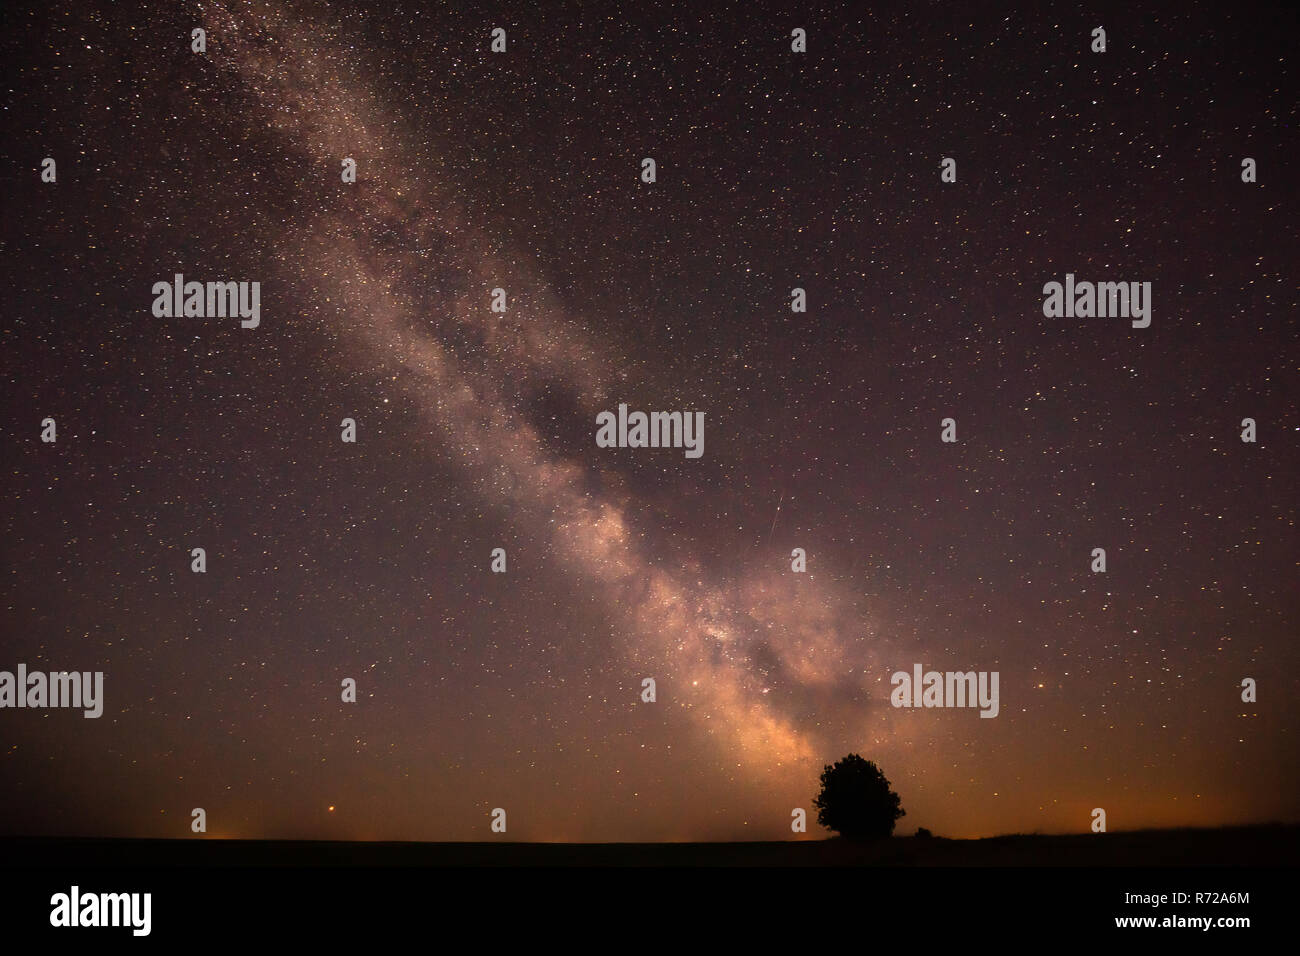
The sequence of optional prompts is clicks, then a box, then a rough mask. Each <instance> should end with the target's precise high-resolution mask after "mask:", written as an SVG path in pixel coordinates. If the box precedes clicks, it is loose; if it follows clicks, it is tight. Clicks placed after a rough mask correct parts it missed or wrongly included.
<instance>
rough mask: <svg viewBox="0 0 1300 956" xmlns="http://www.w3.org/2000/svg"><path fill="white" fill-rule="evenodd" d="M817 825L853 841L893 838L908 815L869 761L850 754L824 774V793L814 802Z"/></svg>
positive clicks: (883, 777) (876, 768)
mask: <svg viewBox="0 0 1300 956" xmlns="http://www.w3.org/2000/svg"><path fill="white" fill-rule="evenodd" d="M813 806H814V807H816V808H817V822H818V823H820V824H821V825H822V826H824V827H825V828H826V829H828V830H834V831H835V832H837V833H839V834H840V836H843V837H848V838H849V839H852V840H863V839H873V838H876V837H887V836H891V835H893V832H894V823H895V821H896V820H898V818H899V817H901V816H905V815H906V812H907V811H905V810H904V809H903V808H902V807H901V806H899V797H898V794H896V793H894V791H892V790H890V789H889V781H888V780H886V779H885V775H884V774H883V773H881V772H880V768H879V767H877V766H876V765H875V764H874V763H872V762H871V761H870V760H863V759H862V758H861V757H859V756H858V755H857V754H849V755H848V756H847V757H845V758H844V759H843V760H837V761H836V762H835V764H834V765H833V766H828V767H826V769H825V770H823V771H822V789H821V793H819V794H817V799H815V800H814V801H813Z"/></svg>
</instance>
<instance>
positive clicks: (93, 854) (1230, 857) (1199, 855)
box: [0, 825, 1300, 867]
mask: <svg viewBox="0 0 1300 956" xmlns="http://www.w3.org/2000/svg"><path fill="white" fill-rule="evenodd" d="M1298 851H1300V826H1294V825H1271V826H1251V827H1229V828H1219V829H1205V830H1139V831H1132V832H1119V833H1087V834H1072V835H1067V836H1060V835H1054V836H1043V835H1033V834H1029V835H1026V834H1017V835H1012V836H1000V837H990V838H986V839H982V840H946V839H943V838H942V837H933V838H917V837H896V838H894V839H891V840H884V841H877V842H872V843H860V844H855V843H850V842H847V841H844V840H838V839H830V840H817V841H811V840H810V841H802V842H773V843H505V842H502V843H346V842H315V841H287V840H285V841H279V840H212V839H202V838H196V839H194V840H98V839H62V838H9V839H3V840H0V859H3V861H4V865H5V866H7V867H29V866H31V867H63V866H102V867H131V866H145V867H154V866H202V867H214V866H215V867H220V866H236V867H265V866H367V867H392V866H398V867H401V866H412V867H440V866H489V867H491V866H504V867H511V866H574V867H582V866H679V867H700V866H703V867H708V866H802V867H818V866H939V867H951V866H977V867H978V866H990V867H993V866H997V867H1000V866H1065V867H1097V866H1140V867H1159V866H1290V865H1294V864H1295V863H1296V861H1297V859H1300V852H1298Z"/></svg>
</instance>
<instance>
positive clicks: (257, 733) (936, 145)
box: [0, 0, 1300, 841]
mask: <svg viewBox="0 0 1300 956" xmlns="http://www.w3.org/2000/svg"><path fill="white" fill-rule="evenodd" d="M539 6H545V7H546V8H547V9H546V11H545V12H543V11H539V10H538V9H537V8H538V7H539ZM892 6H893V5H891V7H892ZM976 6H977V7H979V8H980V9H979V10H978V11H976V12H971V11H969V10H966V9H964V7H965V5H963V4H953V3H926V4H915V5H912V8H911V10H910V12H907V13H901V12H897V11H895V12H890V13H888V14H880V15H875V14H872V13H869V12H868V11H867V10H866V8H865V7H864V5H862V4H845V5H843V7H840V8H830V7H827V8H821V7H817V6H814V5H810V4H808V3H797V4H796V3H791V4H788V5H777V4H773V3H767V2H757V3H755V2H747V3H737V4H733V5H717V4H711V3H708V2H704V0H700V2H692V3H684V4H680V5H668V4H661V3H655V4H632V3H624V4H609V5H605V6H602V5H597V4H577V3H572V4H558V3H556V4H550V3H548V4H545V5H542V4H534V3H515V4H505V3H489V4H472V5H471V4H465V5H464V7H466V8H469V9H465V10H457V9H451V8H450V5H445V4H437V5H434V4H429V5H427V6H426V5H420V4H413V3H395V2H374V3H357V2H351V3H347V4H339V5H337V6H336V7H334V8H330V7H328V6H325V5H321V4H315V3H291V2H268V3H261V2H258V3H237V2H229V3H215V2H214V3H193V4H190V3H163V2H158V3H152V4H146V3H139V2H122V3H107V2H99V3H67V2H64V3H48V4H46V3H42V4H34V3H10V4H6V5H5V10H4V12H3V14H0V16H3V24H4V26H3V47H2V48H0V54H2V55H3V67H0V70H2V71H3V77H4V83H3V94H4V101H3V107H4V109H3V124H4V126H3V129H4V135H3V138H2V139H0V168H2V169H3V173H4V199H3V223H2V230H3V231H2V235H0V250H2V251H3V263H4V265H3V274H4V308H3V310H2V311H0V315H2V316H3V322H2V323H0V328H2V329H3V348H4V361H3V366H2V369H3V375H2V376H0V429H2V431H3V434H0V441H3V447H4V468H3V472H2V474H0V483H2V485H0V492H2V494H3V503H4V507H3V510H2V512H0V516H2V517H0V521H2V524H0V540H2V542H3V543H2V544H0V574H2V578H0V580H2V581H3V601H0V669H4V670H9V671H14V670H15V669H16V667H17V665H18V664H19V663H25V664H26V665H27V668H28V669H29V670H50V671H58V670H80V671H103V672H104V675H105V676H104V715H103V716H102V717H101V718H99V719H85V718H84V717H83V716H82V715H81V713H80V712H79V711H76V710H67V709H48V710H40V709H22V710H19V709H3V710H0V832H3V833H8V834H67V835H93V836H157V837H176V838H182V839H184V838H195V839H197V838H199V837H198V836H196V835H194V834H192V833H191V831H190V820H191V818H190V811H191V809H192V808H194V807H202V808H204V809H205V810H206V812H207V818H208V832H207V836H209V837H248V838H300V837H301V838H323V839H391V840H476V839H482V840H487V839H514V840H601V841H641V840H733V839H791V838H801V835H800V834H794V833H792V832H791V828H790V822H791V810H792V809H793V808H796V807H803V808H808V809H809V833H808V834H807V835H806V837H807V838H812V837H820V836H824V835H825V831H823V830H821V829H820V828H819V827H818V826H817V825H816V824H815V822H814V820H813V817H814V816H815V812H814V811H813V810H811V801H812V798H813V795H814V794H815V793H816V789H817V778H818V774H819V773H820V771H821V769H822V766H823V765H824V764H827V763H830V762H832V761H834V760H836V759H838V758H839V757H842V756H843V755H845V754H846V753H849V752H857V753H860V754H862V755H863V756H864V757H866V758H868V759H871V760H874V761H876V762H877V763H878V764H879V765H880V767H881V768H882V769H883V771H884V772H885V774H886V776H888V778H889V779H890V781H891V782H892V785H893V787H894V789H895V790H897V791H898V793H899V794H900V795H901V797H902V803H903V807H904V808H905V809H906V811H907V816H906V817H904V818H903V820H902V821H900V823H899V832H900V833H910V832H912V830H913V829H915V827H917V826H924V827H928V828H929V829H931V830H933V831H934V832H935V833H936V834H942V835H946V836H953V837H960V836H983V835H991V834H996V833H1006V832H1031V831H1041V832H1066V833H1072V832H1087V831H1088V830H1089V827H1090V824H1091V817H1090V813H1091V811H1092V810H1093V808H1096V807H1101V808H1104V809H1105V810H1106V813H1107V818H1108V819H1107V823H1108V828H1109V829H1111V830H1122V829H1134V828H1138V827H1148V826H1182V825H1207V826H1212V825H1221V824H1228V823H1244V822H1257V821H1268V820H1292V821H1294V820H1297V819H1300V796H1298V794H1300V779H1298V778H1300V772H1298V771H1297V769H1296V759H1295V758H1296V751H1297V747H1296V737H1297V734H1298V733H1300V705H1298V704H1297V694H1300V678H1298V677H1297V664H1298V663H1300V650H1298V649H1297V648H1298V646H1300V645H1298V643H1297V624H1298V623H1300V589H1297V586H1296V585H1297V573H1296V572H1297V548H1296V544H1297V539H1296V507H1295V506H1296V502H1297V500H1300V495H1298V494H1297V490H1298V489H1297V482H1296V474H1297V465H1298V464H1300V444H1298V442H1300V407H1298V405H1300V400H1298V396H1300V388H1298V385H1300V381H1298V379H1297V356H1298V355H1300V350H1298V349H1297V344H1298V338H1300V336H1298V335H1297V322H1296V308H1297V299H1298V298H1300V295H1298V292H1297V282H1296V268H1295V267H1296V263H1297V260H1298V258H1300V235H1298V230H1297V227H1296V224H1295V216H1296V204H1295V201H1294V200H1295V195H1296V183H1297V181H1298V180H1297V174H1296V170H1295V159H1296V157H1297V155H1300V137H1297V135H1296V120H1297V114H1298V109H1297V97H1296V91H1297V83H1296V76H1295V40H1294V37H1295V35H1296V30H1297V25H1298V24H1297V19H1296V16H1295V14H1294V13H1281V12H1276V11H1272V10H1270V9H1269V7H1267V6H1264V7H1259V8H1255V7H1252V6H1251V5H1250V4H1245V3H1232V4H1223V5H1220V6H1219V7H1218V8H1217V9H1213V8H1198V9H1190V8H1189V5H1186V4H1181V3H1179V4H1170V5H1167V6H1164V7H1148V8H1147V9H1145V10H1137V9H1134V8H1133V7H1134V5H1132V4H1127V3H1125V4H1114V5H1109V6H1107V5H1098V4H1089V5H1087V6H1086V7H1085V8H1083V9H1080V10H1072V11H1065V10H1055V9H1051V8H1049V6H1048V5H1046V4H1027V5H1025V6H1023V7H1022V8H1019V9H1015V10H1012V9H1004V8H1001V6H1000V5H998V6H997V8H996V9H995V5H992V4H987V5H985V4H979V5H976ZM1097 26H1102V27H1104V29H1105V31H1106V44H1107V49H1106V52H1104V53H1094V52H1092V51H1091V49H1090V45H1091V44H1092V36H1091V34H1092V31H1093V29H1094V28H1095V27H1097ZM196 27H202V28H203V29H205V30H206V32H207V50H206V52H204V53H195V52H193V51H192V50H191V31H192V30H193V29H194V28H196ZM494 27H501V28H503V29H505V31H506V35H507V50H506V52H504V53H493V52H491V49H490V46H491V42H492V41H491V31H492V29H493V28H494ZM795 28H802V29H804V30H806V31H807V52H806V53H795V52H793V51H792V50H791V31H792V30H793V29H795ZM46 157H51V158H53V159H54V160H55V161H56V164H57V179H56V181H55V182H54V183H46V182H43V181H42V178H41V167H42V161H43V160H44V159H45V158H46ZM646 157H650V158H653V159H654V160H655V163H656V167H657V179H656V181H655V182H653V183H646V182H644V181H643V180H642V176H641V172H642V160H643V159H644V158H646ZM945 157H951V158H953V159H955V160H956V174H957V180H956V182H943V181H941V177H940V172H941V168H940V164H941V162H942V160H943V159H944V158H945ZM1245 157H1251V158H1253V159H1254V160H1255V161H1256V163H1257V167H1258V173H1257V176H1258V181H1257V182H1254V183H1245V182H1243V181H1242V166H1241V164H1242V159H1243V158H1245ZM345 158H352V159H355V161H356V164H357V177H356V182H355V183H345V182H343V181H342V175H341V171H342V162H343V160H344V159H345ZM177 273H182V274H184V276H185V280H186V281H200V282H207V281H223V282H224V281H235V282H240V281H247V282H253V281H256V282H259V283H260V290H261V293H260V294H261V300H260V325H259V326H258V327H257V328H243V327H241V323H240V320H239V318H237V317H234V318H231V317H225V318H222V317H206V318H198V317H183V316H182V317H162V318H160V317H156V316H155V315H154V314H153V312H152V306H153V303H154V295H153V293H152V292H151V289H152V287H153V285H154V283H156V282H159V281H163V282H168V283H170V282H171V281H172V279H173V277H174V275H175V274H177ZM1067 273H1069V274H1073V275H1074V276H1075V277H1076V279H1078V280H1080V281H1082V280H1089V281H1117V282H1130V281H1132V282H1150V283H1151V284H1152V296H1151V306H1152V308H1151V324H1150V327H1149V328H1133V327H1132V326H1131V323H1130V322H1129V320H1128V319H1127V318H1125V317H1107V318H1100V317H1083V318H1079V317H1073V318H1071V317H1061V318H1048V317H1046V316H1045V315H1044V310H1043V302H1044V293H1043V286H1044V284H1045V283H1048V282H1052V281H1057V282H1063V281H1064V279H1065V276H1066V274H1067ZM796 287H798V288H803V289H805V290H806V294H807V311H806V312H802V313H800V312H795V311H793V310H792V308H791V290H792V289H794V288H796ZM494 288H503V289H505V290H506V295H507V311H506V312H504V313H500V312H494V311H493V310H492V308H491V305H492V290H493V289H494ZM620 403H626V404H627V405H628V407H629V409H630V410H642V411H647V412H648V411H692V412H694V411H701V412H703V413H704V415H705V419H704V421H705V427H704V452H703V455H702V456H701V457H699V458H690V457H687V456H686V455H685V454H684V453H683V450H682V449H680V448H602V447H598V446H597V443H596V440H595V436H596V416H597V415H598V414H599V413H600V412H602V411H606V410H609V411H615V412H616V411H617V409H618V406H619V404H620ZM47 417H49V418H53V419H54V420H55V422H56V423H57V441H56V442H54V443H48V442H43V441H42V440H41V431H42V425H41V423H42V421H43V420H44V419H45V418H47ZM949 417H950V418H952V419H954V420H955V423H956V436H957V441H956V442H955V443H949V442H943V441H941V440H940V439H941V425H940V422H941V420H942V419H944V418H949ZM1247 417H1249V418H1253V419H1255V420H1256V422H1257V427H1258V440H1257V442H1255V443H1247V442H1243V441H1242V440H1241V431H1242V419H1243V418H1247ZM345 418H353V419H355V422H356V434H357V440H356V442H355V443H345V442H344V441H342V440H341V433H342V429H341V423H342V421H343V419H345ZM196 547H201V548H204V549H206V554H207V570H206V573H203V574H198V573H194V572H193V571H192V570H191V549H193V548H196ZM494 548H504V549H505V551H506V555H507V570H506V572H505V573H503V574H501V573H493V571H492V569H491V553H492V550H493V549H494ZM796 548H803V549H804V550H805V551H806V554H807V571H806V572H804V573H799V572H795V571H793V570H792V567H791V564H792V558H791V553H792V551H793V550H794V549H796ZM1094 548H1104V549H1105V551H1106V561H1107V569H1106V571H1105V572H1104V573H1095V572H1093V571H1092V569H1091V564H1092V551H1093V549H1094ZM918 663H919V664H921V665H923V666H924V668H925V669H927V670H929V669H935V670H939V671H949V670H952V671H958V670H960V671H966V670H975V671H997V672H998V673H999V674H1000V713H999V714H998V716H997V717H996V718H993V719H982V718H981V717H980V716H979V713H978V711H977V710H974V709H969V708H966V709H962V708H950V709H937V708H934V709H928V708H920V709H900V708H895V707H892V706H891V705H890V693H891V689H892V688H891V682H890V677H891V675H892V674H893V673H894V672H895V671H900V670H901V671H908V672H910V671H911V670H912V667H913V665H914V664H918ZM349 677H350V678H353V679H355V680H356V681H357V701H356V702H355V703H345V702H343V701H342V699H341V690H340V687H341V682H342V681H343V680H344V679H345V678H349ZM647 677H650V678H654V679H655V681H656V685H657V699H656V700H655V702H653V703H645V702H643V701H642V700H641V693H642V680H643V679H644V678H647ZM1247 677H1249V678H1254V679H1255V680H1256V681H1257V682H1258V700H1257V702H1255V703H1244V702H1243V701H1242V699H1241V697H1242V690H1241V682H1242V680H1243V679H1244V678H1247ZM498 807H500V808H503V809H505V810H506V811H507V813H508V831H507V833H506V834H505V835H495V834H493V833H492V832H491V831H490V822H491V821H490V813H491V811H492V810H493V809H494V808H498ZM331 808H332V809H331Z"/></svg>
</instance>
